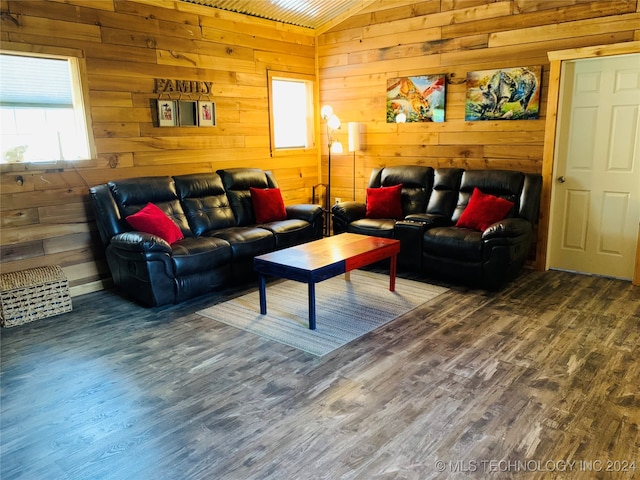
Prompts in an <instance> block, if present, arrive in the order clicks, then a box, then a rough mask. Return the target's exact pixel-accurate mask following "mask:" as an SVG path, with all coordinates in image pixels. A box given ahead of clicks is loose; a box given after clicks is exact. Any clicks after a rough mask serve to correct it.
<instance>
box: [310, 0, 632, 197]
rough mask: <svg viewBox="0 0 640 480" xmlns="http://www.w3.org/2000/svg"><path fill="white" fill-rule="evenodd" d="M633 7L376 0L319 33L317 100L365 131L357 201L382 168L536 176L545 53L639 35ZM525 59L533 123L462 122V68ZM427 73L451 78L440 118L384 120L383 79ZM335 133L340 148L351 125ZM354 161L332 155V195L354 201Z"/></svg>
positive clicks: (541, 0)
mask: <svg viewBox="0 0 640 480" xmlns="http://www.w3.org/2000/svg"><path fill="white" fill-rule="evenodd" d="M639 8H640V7H639V6H638V2H637V1H636V0H593V1H588V0H506V1H495V0H425V1H416V0H407V1H403V0H398V1H393V0H377V1H374V2H373V3H371V4H370V5H369V6H368V7H367V8H366V9H365V10H363V11H362V12H361V13H359V14H357V15H354V16H352V17H350V18H349V19H348V20H346V21H344V22H342V23H341V24H339V25H338V26H336V27H334V28H332V29H331V30H329V31H327V32H326V33H325V34H323V35H320V36H319V37H318V64H319V79H320V82H319V84H320V98H321V103H323V104H330V105H331V106H332V107H333V109H334V111H335V112H336V114H337V115H338V116H339V117H340V119H341V120H342V122H343V124H346V123H347V122H360V123H361V124H362V127H361V128H362V129H363V130H364V134H363V150H362V151H360V152H358V153H357V154H356V156H355V165H356V168H355V172H356V173H355V177H356V178H355V185H356V186H355V189H356V194H355V196H356V198H357V199H358V200H360V201H362V200H364V197H365V189H366V185H367V182H368V179H369V174H370V172H371V170H372V168H374V167H379V166H386V165H403V164H420V165H430V166H434V167H436V166H454V167H464V168H489V169H496V168H501V169H510V170H522V171H525V172H537V173H540V172H541V166H542V157H543V141H544V129H545V111H546V98H547V83H548V74H549V68H548V67H549V60H548V58H547V52H548V51H552V50H561V49H568V48H577V47H584V46H591V45H602V44H611V43H620V42H628V41H633V40H634V39H635V40H638V39H640V29H639V27H640V15H639V13H638V9H639ZM530 65H531V66H533V65H541V66H542V72H543V73H542V90H541V92H542V95H541V105H540V118H539V119H538V120H520V121H480V122H466V121H465V120H464V103H465V95H466V85H465V78H466V74H467V72H469V71H476V70H486V69H495V68H503V67H519V66H530ZM427 74H446V75H447V85H446V121H445V122H444V123H405V124H395V123H387V122H386V105H385V101H386V99H385V94H386V82H387V79H388V78H393V77H398V76H407V75H427ZM336 135H337V138H338V139H339V140H340V141H341V142H342V143H343V145H346V142H347V129H346V128H343V129H341V130H339V131H338V132H337V134H336ZM326 143H327V142H326V141H323V142H322V145H326ZM323 153H324V154H323V157H322V159H323V171H326V160H327V158H326V147H325V148H324V152H323ZM353 162H354V157H353V156H352V154H347V153H346V154H343V155H332V184H331V194H332V196H336V197H341V198H342V199H343V200H344V199H347V200H350V199H352V198H353V178H352V171H353V170H352V169H353Z"/></svg>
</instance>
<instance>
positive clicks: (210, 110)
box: [198, 101, 216, 127]
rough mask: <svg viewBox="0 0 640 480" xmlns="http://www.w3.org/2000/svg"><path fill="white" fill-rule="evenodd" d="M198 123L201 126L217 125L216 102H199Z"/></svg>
mask: <svg viewBox="0 0 640 480" xmlns="http://www.w3.org/2000/svg"><path fill="white" fill-rule="evenodd" d="M198 125H199V126H201V127H215V126H216V104H215V103H213V102H208V101H207V102H203V101H200V102H198Z"/></svg>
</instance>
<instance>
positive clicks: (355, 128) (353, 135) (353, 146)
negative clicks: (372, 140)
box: [349, 122, 360, 152]
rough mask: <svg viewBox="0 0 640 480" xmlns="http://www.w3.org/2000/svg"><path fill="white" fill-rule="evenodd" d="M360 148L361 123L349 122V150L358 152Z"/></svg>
mask: <svg viewBox="0 0 640 480" xmlns="http://www.w3.org/2000/svg"><path fill="white" fill-rule="evenodd" d="M358 150H360V124H359V123H358V122H349V151H350V152H357V151H358Z"/></svg>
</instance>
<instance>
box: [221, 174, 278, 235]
mask: <svg viewBox="0 0 640 480" xmlns="http://www.w3.org/2000/svg"><path fill="white" fill-rule="evenodd" d="M217 173H218V175H220V178H221V179H222V184H223V185H224V189H225V191H226V192H227V197H228V198H229V203H230V205H231V208H232V209H233V214H234V215H235V217H236V221H237V225H239V226H241V227H245V226H250V225H255V224H256V216H255V212H254V210H253V204H252V202H251V191H250V188H251V187H254V188H277V187H278V185H276V184H275V179H274V178H273V176H271V175H270V172H265V171H264V170H260V169H257V168H229V169H226V170H218V171H217Z"/></svg>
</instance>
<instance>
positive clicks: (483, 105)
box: [464, 66, 542, 121]
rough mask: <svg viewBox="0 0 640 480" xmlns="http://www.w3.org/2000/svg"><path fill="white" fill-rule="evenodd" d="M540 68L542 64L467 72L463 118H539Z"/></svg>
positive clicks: (468, 119)
mask: <svg viewBox="0 0 640 480" xmlns="http://www.w3.org/2000/svg"><path fill="white" fill-rule="evenodd" d="M541 72H542V67H540V66H537V67H517V68H506V69H501V70H482V71H478V72H468V73H467V101H466V105H465V117H464V119H465V120H467V121H473V120H531V119H536V118H538V110H539V108H540V76H541Z"/></svg>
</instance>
